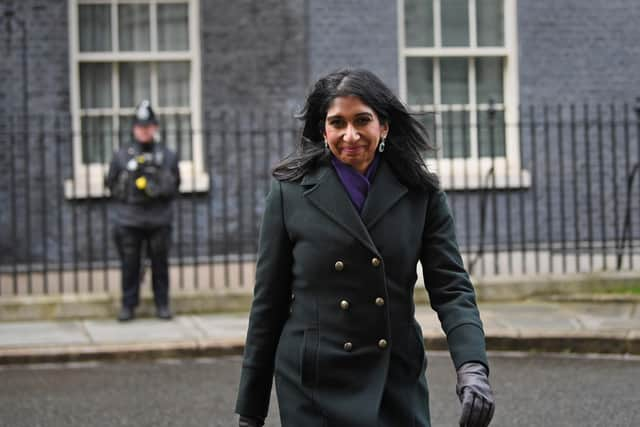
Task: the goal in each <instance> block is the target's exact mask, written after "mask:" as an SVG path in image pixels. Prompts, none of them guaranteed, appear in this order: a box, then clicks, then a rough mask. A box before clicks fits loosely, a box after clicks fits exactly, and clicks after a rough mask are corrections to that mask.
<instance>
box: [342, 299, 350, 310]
mask: <svg viewBox="0 0 640 427" xmlns="http://www.w3.org/2000/svg"><path fill="white" fill-rule="evenodd" d="M340 308H341V309H343V310H348V309H349V301H347V300H346V299H343V300H342V301H340Z"/></svg>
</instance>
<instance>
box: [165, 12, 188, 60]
mask: <svg viewBox="0 0 640 427" xmlns="http://www.w3.org/2000/svg"><path fill="white" fill-rule="evenodd" d="M158 49H159V50H188V49H189V18H188V8H187V5H186V4H158Z"/></svg>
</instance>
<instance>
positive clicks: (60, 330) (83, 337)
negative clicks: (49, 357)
mask: <svg viewBox="0 0 640 427" xmlns="http://www.w3.org/2000/svg"><path fill="white" fill-rule="evenodd" d="M90 343H91V339H90V338H89V336H88V335H87V333H86V331H85V329H84V328H83V326H82V324H81V323H80V322H12V323H0V348H2V347H20V346H41V345H48V346H55V345H72V344H90Z"/></svg>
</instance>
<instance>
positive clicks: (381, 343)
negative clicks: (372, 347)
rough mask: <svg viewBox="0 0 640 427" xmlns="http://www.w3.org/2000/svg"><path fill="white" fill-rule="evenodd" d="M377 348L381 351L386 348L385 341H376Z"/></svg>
mask: <svg viewBox="0 0 640 427" xmlns="http://www.w3.org/2000/svg"><path fill="white" fill-rule="evenodd" d="M378 348H381V349H382V348H387V340H385V339H384V338H383V339H381V340H380V341H378Z"/></svg>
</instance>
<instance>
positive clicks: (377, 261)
mask: <svg viewBox="0 0 640 427" xmlns="http://www.w3.org/2000/svg"><path fill="white" fill-rule="evenodd" d="M371 265H373V266H374V267H378V266H380V258H372V259H371Z"/></svg>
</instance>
